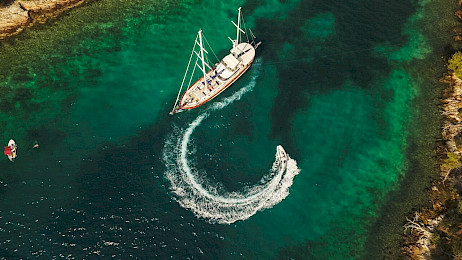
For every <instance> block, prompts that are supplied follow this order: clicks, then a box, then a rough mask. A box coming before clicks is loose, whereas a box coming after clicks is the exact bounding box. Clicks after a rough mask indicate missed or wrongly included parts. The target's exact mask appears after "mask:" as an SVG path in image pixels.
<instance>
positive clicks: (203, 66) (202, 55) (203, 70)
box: [199, 29, 207, 86]
mask: <svg viewBox="0 0 462 260" xmlns="http://www.w3.org/2000/svg"><path fill="white" fill-rule="evenodd" d="M202 46H203V45H202V29H200V30H199V48H200V49H201V57H200V59H201V61H202V73H204V85H205V86H207V78H206V74H207V72H206V71H205V60H204V47H202ZM206 52H207V51H206Z"/></svg>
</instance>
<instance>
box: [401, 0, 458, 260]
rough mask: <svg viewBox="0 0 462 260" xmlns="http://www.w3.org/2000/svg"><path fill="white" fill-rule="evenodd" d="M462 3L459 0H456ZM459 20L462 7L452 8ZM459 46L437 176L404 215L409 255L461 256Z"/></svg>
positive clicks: (444, 109)
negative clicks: (424, 199)
mask: <svg viewBox="0 0 462 260" xmlns="http://www.w3.org/2000/svg"><path fill="white" fill-rule="evenodd" d="M459 6H462V0H460V1H459ZM455 16H456V17H457V18H458V19H459V21H460V22H462V10H458V11H456V12H455ZM453 32H454V36H453V40H454V41H455V42H456V43H457V44H460V42H461V41H462V25H461V26H458V27H456V28H454V29H453ZM461 51H462V50H457V49H456V50H453V52H452V53H451V54H450V56H449V57H445V59H446V62H447V72H446V73H445V74H444V75H443V77H442V78H441V79H440V81H441V82H443V83H446V84H447V87H446V88H445V89H444V90H443V95H442V97H441V106H440V109H441V113H442V115H443V123H442V126H441V127H442V139H441V140H440V141H439V144H438V150H437V155H438V160H439V162H440V174H439V175H440V176H439V178H437V180H435V181H433V182H432V183H431V186H430V188H429V191H428V198H429V202H430V204H429V205H430V206H428V207H424V208H421V209H417V210H414V211H413V212H412V213H410V214H409V216H408V217H407V218H406V220H407V221H406V223H405V224H404V237H403V240H404V242H403V244H402V247H401V250H402V252H403V253H404V255H405V256H406V257H407V258H410V259H462V196H461V195H462V169H461V168H462V162H461V159H462V79H461V78H462V74H461V73H460V71H459V68H460V69H461V70H462V66H460V67H459V66H458V65H459V64H460V65H462V63H461V62H462V60H461V59H460V57H462V52H461Z"/></svg>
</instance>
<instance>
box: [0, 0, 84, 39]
mask: <svg viewBox="0 0 462 260" xmlns="http://www.w3.org/2000/svg"><path fill="white" fill-rule="evenodd" d="M85 2H87V0H21V1H18V0H16V1H14V2H13V3H11V4H10V5H8V6H6V7H0V40H1V39H4V38H6V37H9V36H12V35H15V34H18V33H20V32H21V31H22V30H23V29H24V28H26V27H28V26H32V25H34V24H36V23H44V22H45V21H46V20H48V19H49V18H52V17H56V16H57V15H59V14H60V13H62V12H64V11H66V10H68V9H71V8H73V7H76V6H78V5H81V4H83V3H85Z"/></svg>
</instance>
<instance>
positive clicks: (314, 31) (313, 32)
mask: <svg viewBox="0 0 462 260" xmlns="http://www.w3.org/2000/svg"><path fill="white" fill-rule="evenodd" d="M302 30H303V32H304V34H305V38H306V39H307V40H308V41H325V40H326V39H328V38H329V37H331V36H333V35H335V16H334V14H332V13H322V14H318V15H317V16H315V17H313V18H310V19H308V20H307V21H306V23H305V25H304V26H303V27H302Z"/></svg>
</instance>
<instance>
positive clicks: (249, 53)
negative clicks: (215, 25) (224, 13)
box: [170, 7, 261, 115]
mask: <svg viewBox="0 0 462 260" xmlns="http://www.w3.org/2000/svg"><path fill="white" fill-rule="evenodd" d="M238 11H239V12H238V16H237V23H235V22H234V21H232V23H233V24H234V26H236V39H231V38H229V37H228V38H229V39H230V40H231V42H232V44H233V47H232V48H231V50H230V53H229V54H228V55H226V56H225V57H224V58H223V59H222V60H221V61H220V62H218V63H217V64H215V65H214V67H211V66H210V65H209V63H208V62H207V61H208V57H207V54H209V52H208V51H207V50H206V49H205V48H204V42H205V43H207V44H208V41H207V39H206V38H205V36H204V34H203V32H202V30H199V32H198V33H197V36H196V40H195V41H194V46H193V49H192V52H191V56H190V58H189V62H188V66H187V68H186V72H185V74H184V77H183V81H182V83H181V87H180V91H179V92H178V95H177V98H176V101H175V105H174V106H173V109H172V111H171V112H170V114H171V115H173V114H175V113H179V112H181V111H183V110H185V109H193V108H196V107H198V106H200V105H203V104H204V103H206V102H208V101H210V100H212V99H213V98H215V97H216V96H218V95H219V94H220V93H222V92H223V91H224V90H225V89H227V88H228V87H229V86H231V84H233V83H234V82H235V81H236V80H237V79H238V78H239V77H241V76H242V75H243V74H244V72H246V71H247V70H248V69H249V68H250V66H251V65H252V63H253V61H254V58H255V50H256V49H257V48H258V46H259V45H260V44H261V42H258V43H255V36H254V35H253V33H252V31H251V30H249V31H250V37H251V39H252V40H249V38H248V37H247V41H242V37H241V33H242V34H246V35H248V33H247V32H246V31H245V30H243V29H242V28H241V23H243V22H241V20H242V21H243V20H244V19H243V17H242V13H241V7H239V9H238ZM244 28H245V23H244ZM208 47H209V49H210V50H211V48H210V45H208ZM211 51H212V52H213V50H211ZM213 54H214V55H215V53H214V52H213ZM194 56H195V57H196V61H195V64H194V66H193V68H192V73H190V78H189V84H188V85H189V87H188V88H187V89H186V91H185V92H184V93H183V95H181V98H180V94H181V90H182V88H183V86H184V84H185V80H186V78H187V75H188V73H189V70H190V65H191V61H192V59H193V57H194ZM215 57H216V55H215ZM217 60H218V58H217ZM196 68H197V69H198V70H199V71H200V72H201V74H202V77H201V78H199V79H198V80H197V81H196V82H194V83H193V84H191V82H192V79H193V76H194V72H195V70H196Z"/></svg>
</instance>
